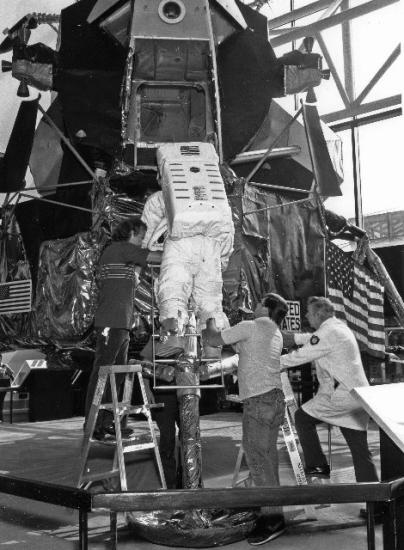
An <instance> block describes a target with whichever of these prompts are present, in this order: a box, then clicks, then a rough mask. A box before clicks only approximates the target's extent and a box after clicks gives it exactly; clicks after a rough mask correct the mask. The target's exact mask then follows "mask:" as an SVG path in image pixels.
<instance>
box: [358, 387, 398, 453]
mask: <svg viewBox="0 0 404 550" xmlns="http://www.w3.org/2000/svg"><path fill="white" fill-rule="evenodd" d="M351 393H352V395H353V396H354V397H355V398H356V399H358V401H360V404H361V405H362V407H363V408H364V409H365V410H366V412H367V413H368V414H369V415H370V416H371V417H372V418H373V420H374V421H375V422H376V423H377V424H378V426H379V427H380V428H382V429H383V430H384V431H385V432H386V434H387V435H388V436H389V437H390V438H391V439H392V440H393V441H394V443H395V444H396V445H397V446H398V447H399V448H400V449H401V450H402V451H403V453H404V383H402V382H400V383H397V384H382V385H379V386H364V387H362V388H354V389H353V390H352V392H351Z"/></svg>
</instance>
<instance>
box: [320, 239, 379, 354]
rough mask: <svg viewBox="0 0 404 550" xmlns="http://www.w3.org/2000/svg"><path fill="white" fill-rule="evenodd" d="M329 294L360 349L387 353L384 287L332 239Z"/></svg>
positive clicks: (328, 247) (328, 256) (328, 248)
mask: <svg viewBox="0 0 404 550" xmlns="http://www.w3.org/2000/svg"><path fill="white" fill-rule="evenodd" d="M326 274H327V294H328V297H329V299H330V300H331V301H332V302H333V304H334V307H335V312H336V316H337V317H339V318H340V319H343V320H345V321H346V323H347V324H348V326H349V327H350V329H351V330H352V331H353V332H354V334H355V336H356V339H357V340H358V342H359V343H360V347H361V349H363V350H365V351H367V352H368V353H370V354H372V355H376V356H384V352H385V334H384V294H383V293H384V289H383V287H382V285H380V284H379V283H378V282H377V281H376V280H375V279H374V277H372V275H371V274H370V272H368V270H367V269H366V268H365V267H363V266H360V265H356V264H355V263H354V260H353V259H352V256H351V255H349V254H346V253H345V252H343V251H342V250H341V249H340V248H339V247H338V246H336V245H335V244H333V243H331V242H327V244H326Z"/></svg>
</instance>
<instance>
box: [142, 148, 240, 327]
mask: <svg viewBox="0 0 404 550" xmlns="http://www.w3.org/2000/svg"><path fill="white" fill-rule="evenodd" d="M157 164H158V170H159V183H160V185H161V187H162V190H161V191H157V192H155V193H154V194H153V195H151V196H150V197H149V198H148V200H147V201H146V204H145V207H144V210H143V214H142V221H143V222H144V223H145V224H146V225H147V232H146V235H145V238H144V240H143V246H145V247H148V248H149V249H151V250H158V249H162V250H163V257H162V261H161V267H160V275H159V280H158V288H157V290H156V295H157V303H158V307H159V312H160V323H161V325H162V327H163V330H165V331H166V332H167V333H171V334H173V333H174V334H175V333H177V332H179V333H180V332H181V327H182V325H186V324H187V322H188V303H189V299H190V298H191V300H193V305H194V308H195V315H196V317H197V319H198V324H199V328H204V326H205V324H206V320H207V319H209V318H210V317H213V318H214V319H215V320H216V325H217V326H218V327H219V326H220V327H222V328H226V327H227V326H228V320H227V317H226V315H225V314H224V312H223V309H222V286H223V279H222V271H223V270H224V269H226V266H227V263H228V260H229V257H230V254H231V253H232V250H233V238H234V226H233V221H232V214H231V209H230V206H229V204H228V201H227V197H226V192H225V189H224V184H223V180H222V177H221V174H220V171H219V165H218V157H217V154H216V151H215V149H214V147H213V145H211V144H209V143H182V144H181V143H168V144H164V145H162V146H160V147H159V149H158V150H157ZM164 234H165V235H166V236H165V238H164V243H162V242H161V240H162V235H164Z"/></svg>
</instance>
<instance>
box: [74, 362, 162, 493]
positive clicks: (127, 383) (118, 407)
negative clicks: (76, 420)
mask: <svg viewBox="0 0 404 550" xmlns="http://www.w3.org/2000/svg"><path fill="white" fill-rule="evenodd" d="M117 375H121V376H122V375H124V377H125V380H124V390H123V396H122V400H121V401H119V399H118V391H117V385H116V376H117ZM135 375H136V376H137V379H138V382H139V386H140V390H141V394H142V400H143V403H142V404H140V405H135V406H133V405H132V404H131V399H132V390H133V383H134V378H135ZM108 381H109V383H110V385H111V394H112V402H111V403H102V402H101V401H102V397H103V394H104V390H105V386H106V384H107V382H108ZM159 406H161V405H159V404H157V405H155V404H149V402H148V398H147V394H146V390H145V386H144V382H143V377H142V367H141V365H113V366H111V365H107V366H103V367H101V368H100V371H99V375H98V382H97V386H96V389H95V392H94V398H93V402H92V405H91V408H90V412H89V415H88V419H87V423H86V426H85V431H84V436H83V443H82V447H81V462H80V473H79V481H78V487H79V488H88V487H89V486H90V485H91V483H93V482H95V481H100V480H104V479H109V478H112V477H118V476H119V481H120V490H121V491H127V490H128V484H127V477H126V467H125V456H124V455H125V454H126V453H130V452H136V451H143V450H144V449H153V450H154V455H155V459H156V463H157V468H158V473H159V477H160V481H161V487H162V488H163V489H166V488H167V486H166V482H165V477H164V471H163V465H162V463H161V458H160V453H159V449H158V445H157V439H156V434H155V431H154V426H153V420H152V417H151V412H150V409H151V408H154V407H159ZM100 410H107V411H111V413H112V415H113V419H114V426H115V434H116V439H115V440H114V441H111V442H106V443H104V442H100V441H98V440H97V439H95V438H94V430H95V426H96V420H97V416H98V413H99V411H100ZM139 413H143V414H144V415H145V416H146V418H147V422H148V427H149V432H150V438H148V441H146V442H142V441H140V438H139V439H136V437H133V438H131V439H123V438H122V432H121V420H122V419H123V418H124V417H125V416H127V415H129V414H139ZM95 444H98V445H100V444H101V445H105V444H108V445H113V446H114V447H115V449H114V458H113V463H112V469H110V470H107V471H103V472H97V473H91V472H89V468H88V457H89V452H90V449H91V447H92V446H93V445H95Z"/></svg>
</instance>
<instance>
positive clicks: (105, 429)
mask: <svg viewBox="0 0 404 550" xmlns="http://www.w3.org/2000/svg"><path fill="white" fill-rule="evenodd" d="M134 434H135V432H134V430H132V428H128V427H127V426H125V427H121V435H122V439H131V438H132V437H134ZM93 438H94V439H96V440H97V441H101V442H103V443H110V442H114V441H116V433H115V426H114V425H113V424H110V425H108V426H101V427H100V428H97V429H95V430H94V433H93Z"/></svg>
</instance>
